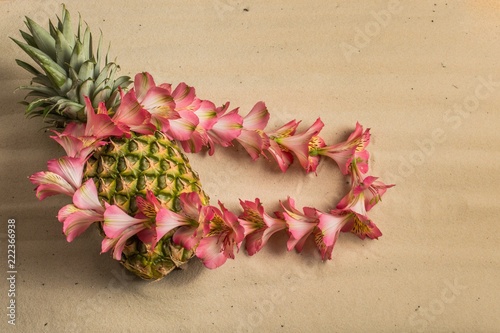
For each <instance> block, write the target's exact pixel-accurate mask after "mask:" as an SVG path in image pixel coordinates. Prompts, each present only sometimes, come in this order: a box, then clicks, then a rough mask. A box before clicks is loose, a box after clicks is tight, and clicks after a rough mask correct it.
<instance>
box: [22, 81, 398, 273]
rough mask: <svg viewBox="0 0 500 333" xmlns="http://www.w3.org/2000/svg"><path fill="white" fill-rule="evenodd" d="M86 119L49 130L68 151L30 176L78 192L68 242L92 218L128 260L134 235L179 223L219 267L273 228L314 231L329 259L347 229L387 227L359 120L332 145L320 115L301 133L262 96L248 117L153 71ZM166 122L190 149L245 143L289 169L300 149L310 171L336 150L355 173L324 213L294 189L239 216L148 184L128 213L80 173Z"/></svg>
mask: <svg viewBox="0 0 500 333" xmlns="http://www.w3.org/2000/svg"><path fill="white" fill-rule="evenodd" d="M85 113H86V117H87V123H70V124H68V126H67V127H66V128H65V129H64V131H63V132H57V131H53V132H54V134H55V135H54V136H51V138H53V139H54V140H55V141H57V142H58V143H59V144H60V145H61V146H62V147H63V148H64V150H65V151H66V154H67V155H66V156H64V157H61V158H58V159H53V160H50V161H49V162H48V171H43V172H38V173H35V174H33V175H32V176H31V177H30V180H31V182H32V183H33V184H35V185H37V187H36V195H37V197H38V198H39V199H40V200H42V199H44V198H46V197H48V196H52V195H55V194H65V195H68V196H70V197H72V199H73V203H72V204H68V205H66V206H64V207H63V208H61V209H60V211H59V213H58V220H59V221H60V222H61V223H62V224H63V232H64V234H65V235H66V238H67V241H68V242H71V241H73V240H74V239H75V237H77V236H79V235H80V234H82V233H83V232H84V231H85V230H86V229H87V228H88V227H89V226H90V225H92V224H94V223H102V228H103V231H104V234H105V237H104V239H103V241H102V248H101V253H103V252H108V251H111V250H112V251H113V257H114V258H115V259H117V260H120V259H121V255H122V251H123V249H124V247H125V244H126V242H127V240H128V239H129V238H130V237H132V236H134V235H137V237H139V239H140V240H141V241H143V242H144V243H145V244H146V245H147V246H150V247H151V248H153V249H154V247H155V245H156V243H157V241H158V240H160V239H161V238H162V237H163V236H164V235H165V234H167V233H168V232H170V231H172V230H174V234H173V241H174V243H176V244H179V245H182V246H183V247H185V248H186V249H188V250H189V249H193V250H195V254H196V256H197V257H198V258H200V259H201V260H202V262H203V264H204V265H205V266H206V267H208V268H216V267H219V266H221V265H222V264H224V263H225V262H226V260H227V259H228V258H231V259H233V258H234V252H235V248H236V249H237V250H239V248H240V246H241V245H242V243H243V241H244V240H245V249H246V251H247V253H248V254H249V255H254V254H255V253H257V252H258V251H259V250H260V249H262V247H263V246H264V245H265V244H266V243H267V242H268V240H269V238H270V237H271V236H272V235H274V234H275V233H276V232H278V231H281V230H285V231H286V232H288V234H289V239H288V242H287V248H288V250H289V251H290V250H292V249H296V251H297V252H301V251H302V249H303V247H304V243H305V242H306V240H307V239H308V238H309V237H311V236H312V237H314V241H315V244H316V246H317V248H318V250H319V252H320V254H321V258H322V259H323V260H326V259H331V258H332V251H333V248H334V246H335V242H336V241H337V239H338V237H339V234H340V232H351V233H354V234H355V235H357V236H358V237H360V238H361V239H364V238H365V237H368V238H371V239H377V238H378V237H380V236H381V235H382V233H381V232H380V230H379V229H378V228H377V226H376V225H375V224H374V223H373V222H372V220H371V219H370V218H369V217H368V211H370V210H371V209H372V208H373V207H374V206H375V205H376V204H377V203H378V202H380V200H381V197H382V195H383V194H384V193H385V192H386V190H387V189H388V188H390V187H392V186H394V185H386V184H384V183H383V182H381V181H379V180H378V178H377V177H373V176H369V175H367V174H368V171H369V166H368V160H369V152H368V151H367V150H366V147H367V146H368V144H369V143H370V129H366V130H363V126H361V125H360V124H359V123H356V127H355V130H354V131H353V132H352V133H351V134H350V136H349V137H348V138H347V140H346V141H344V142H340V143H337V144H334V145H326V144H325V142H324V140H323V139H322V138H321V137H320V136H319V132H320V131H321V129H322V128H323V125H324V124H323V122H322V121H321V119H320V118H318V119H317V120H316V121H315V122H314V123H313V124H312V125H311V126H310V127H309V128H308V129H307V130H305V131H303V132H297V127H298V125H299V123H300V121H296V120H292V121H290V122H288V123H287V124H285V125H283V126H282V127H280V128H278V129H276V130H273V131H268V130H266V126H267V123H268V121H269V112H268V110H267V108H266V106H265V104H264V103H263V102H258V103H257V104H255V106H254V107H253V108H252V109H251V110H250V112H249V113H248V114H247V115H246V116H241V115H240V114H239V109H238V108H236V109H233V110H230V111H229V103H226V104H224V105H222V106H221V107H216V106H215V104H214V103H212V102H211V101H208V100H201V99H199V98H198V97H196V95H195V90H194V88H193V87H190V86H188V85H186V84H185V83H180V84H179V85H178V86H177V87H176V88H175V89H172V86H171V85H170V84H160V85H156V84H155V81H154V79H153V77H152V76H151V75H150V74H148V73H139V74H137V75H136V76H135V80H134V88H132V89H131V90H130V91H128V92H127V93H125V92H123V91H121V104H120V106H119V107H118V108H117V109H116V110H107V109H106V107H105V106H104V104H103V103H101V104H100V105H99V106H98V108H97V110H94V108H93V107H92V104H91V102H90V100H89V99H88V98H87V99H86V106H85ZM156 131H160V132H161V133H163V134H164V135H165V136H166V137H167V138H169V139H170V140H176V141H177V142H179V143H180V146H181V147H182V148H183V149H184V150H185V151H186V152H190V153H198V152H200V151H202V150H203V149H208V152H209V155H213V154H214V151H215V147H216V146H217V145H219V146H222V147H229V146H232V145H234V144H235V143H236V142H238V143H239V144H241V145H242V146H243V147H244V148H245V150H246V151H247V152H248V154H249V155H250V156H251V158H252V159H253V160H255V159H257V158H259V157H260V156H264V157H266V158H269V156H270V157H272V158H273V159H274V160H275V161H276V163H277V164H278V166H279V168H280V169H281V170H282V171H283V172H285V171H286V170H287V169H288V167H289V166H290V164H291V163H292V161H293V159H294V157H295V158H297V160H298V162H299V164H300V165H301V167H302V168H304V169H305V171H306V172H308V173H309V172H316V169H317V167H318V164H319V162H320V160H321V158H324V157H326V158H331V159H333V160H334V161H335V162H336V163H337V165H338V166H339V168H340V171H341V172H342V174H344V175H345V176H348V177H350V185H351V188H350V190H349V192H348V193H347V195H345V196H344V197H343V198H342V200H340V202H339V203H338V204H337V205H336V206H335V207H334V208H332V209H331V210H329V211H326V212H323V211H320V210H318V209H315V208H312V207H304V208H303V209H302V210H299V209H297V208H296V207H295V201H294V200H293V199H292V198H290V197H288V199H287V200H285V201H283V202H282V201H280V206H281V210H280V211H278V212H274V213H273V214H268V213H266V212H265V210H264V207H263V205H262V203H261V202H260V200H259V199H255V200H254V201H241V200H240V204H241V207H242V209H243V211H242V212H241V213H240V214H239V215H236V214H235V213H233V212H231V211H229V210H227V209H226V208H225V207H224V205H223V204H222V203H221V202H219V206H218V207H216V206H211V205H203V204H202V202H201V200H200V197H199V195H198V194H197V193H195V192H192V193H182V194H181V195H180V204H181V207H182V210H181V211H180V212H179V213H176V212H173V211H171V210H169V209H168V208H165V207H163V206H162V205H161V203H160V202H159V201H158V199H157V198H156V197H155V195H154V194H153V193H152V192H151V191H148V192H147V195H146V197H145V198H142V197H137V206H138V210H139V212H138V213H137V214H136V215H135V216H129V215H128V214H127V213H126V212H125V211H123V210H122V209H121V208H120V207H119V206H117V205H110V204H108V203H106V202H104V203H103V202H102V201H101V200H100V199H99V197H98V194H97V189H96V185H95V183H94V181H93V180H92V179H89V180H87V181H86V182H83V171H84V166H85V163H86V161H87V159H88V158H89V157H90V156H91V155H92V153H93V152H94V151H95V150H96V149H97V148H98V147H100V146H103V145H106V144H108V143H109V140H110V139H111V138H113V137H118V138H120V137H123V136H125V137H130V136H131V135H132V134H134V133H137V134H144V135H148V134H154V133H155V132H156Z"/></svg>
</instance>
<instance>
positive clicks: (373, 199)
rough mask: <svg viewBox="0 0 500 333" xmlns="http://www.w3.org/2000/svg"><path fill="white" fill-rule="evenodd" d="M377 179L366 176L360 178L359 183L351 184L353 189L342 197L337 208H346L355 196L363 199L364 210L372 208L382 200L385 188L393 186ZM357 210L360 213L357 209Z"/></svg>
mask: <svg viewBox="0 0 500 333" xmlns="http://www.w3.org/2000/svg"><path fill="white" fill-rule="evenodd" d="M377 179H378V178H377V177H372V176H368V177H366V178H364V179H363V178H361V179H360V183H357V184H353V189H352V190H351V191H350V192H349V193H348V194H347V195H346V196H345V197H344V198H342V200H341V201H340V202H339V203H338V205H337V208H338V209H346V208H347V207H348V206H352V203H353V202H354V201H355V200H356V197H358V198H362V200H364V207H365V212H366V211H369V210H370V209H372V208H373V206H375V205H376V204H377V203H378V202H379V201H381V200H382V196H383V195H384V193H385V192H386V191H387V189H388V188H391V187H393V186H394V185H393V184H392V185H386V184H384V183H383V182H381V181H379V180H377ZM358 201H359V200H358ZM358 206H359V204H358ZM357 212H358V213H360V211H359V210H358V211H357Z"/></svg>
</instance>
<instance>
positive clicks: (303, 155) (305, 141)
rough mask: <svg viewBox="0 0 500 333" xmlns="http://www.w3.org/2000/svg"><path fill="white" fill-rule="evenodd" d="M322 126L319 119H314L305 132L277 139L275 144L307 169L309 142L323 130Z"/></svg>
mask: <svg viewBox="0 0 500 333" xmlns="http://www.w3.org/2000/svg"><path fill="white" fill-rule="evenodd" d="M323 126H324V124H323V122H322V121H321V119H320V118H318V119H316V121H315V122H314V124H312V125H311V127H310V128H309V129H307V131H305V132H304V133H301V134H295V135H292V136H288V137H284V138H277V139H275V140H276V142H277V143H279V144H280V145H282V146H283V147H285V148H287V149H288V150H290V151H292V152H293V153H294V154H295V156H297V159H298V160H299V162H300V165H302V167H303V168H304V169H306V170H307V169H308V167H309V142H310V141H311V139H312V137H313V136H315V135H317V134H318V133H319V131H321V129H322V128H323Z"/></svg>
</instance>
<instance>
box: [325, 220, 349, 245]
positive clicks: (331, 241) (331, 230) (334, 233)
mask: <svg viewBox="0 0 500 333" xmlns="http://www.w3.org/2000/svg"><path fill="white" fill-rule="evenodd" d="M318 215H319V224H318V228H319V229H320V230H321V233H322V235H323V242H324V243H325V245H326V246H327V247H328V246H335V242H336V241H337V238H338V237H339V234H340V230H341V229H342V228H343V227H344V225H345V224H346V223H347V222H348V220H349V218H350V217H349V214H343V213H340V214H337V213H334V212H332V214H327V213H321V212H320V213H319V214H318Z"/></svg>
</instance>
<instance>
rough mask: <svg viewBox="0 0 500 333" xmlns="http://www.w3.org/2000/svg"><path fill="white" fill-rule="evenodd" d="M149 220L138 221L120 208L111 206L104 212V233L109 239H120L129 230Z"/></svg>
mask: <svg viewBox="0 0 500 333" xmlns="http://www.w3.org/2000/svg"><path fill="white" fill-rule="evenodd" d="M144 222H147V219H137V218H133V217H132V216H130V215H128V214H127V213H125V212H124V211H123V210H122V209H121V208H120V207H118V206H116V205H111V206H109V207H107V208H106V211H105V212H104V225H103V229H104V233H105V234H106V236H108V237H109V238H116V237H119V236H120V235H121V234H122V233H123V232H124V231H125V230H126V229H127V228H129V227H135V226H136V225H142V224H143V223H144Z"/></svg>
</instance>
